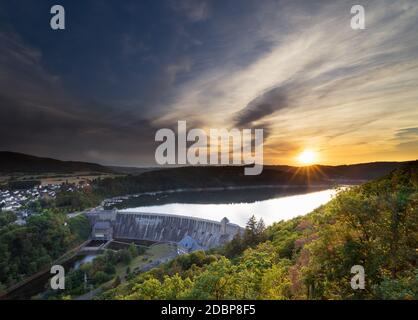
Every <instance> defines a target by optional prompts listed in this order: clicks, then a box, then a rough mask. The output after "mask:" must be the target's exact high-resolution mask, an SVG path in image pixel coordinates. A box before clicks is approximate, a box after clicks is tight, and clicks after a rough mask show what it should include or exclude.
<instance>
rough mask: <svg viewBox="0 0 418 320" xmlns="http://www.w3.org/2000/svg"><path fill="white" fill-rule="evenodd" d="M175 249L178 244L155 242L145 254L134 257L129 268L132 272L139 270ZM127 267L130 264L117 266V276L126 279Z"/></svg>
mask: <svg viewBox="0 0 418 320" xmlns="http://www.w3.org/2000/svg"><path fill="white" fill-rule="evenodd" d="M174 250H176V246H173V245H172V244H167V243H162V244H155V245H153V246H151V247H149V248H148V249H147V251H145V253H144V254H141V255H139V256H137V257H135V258H134V259H132V261H131V263H130V264H129V269H130V271H131V272H135V271H138V270H140V269H141V268H142V267H143V266H145V265H146V264H148V263H151V262H153V261H156V260H158V259H161V258H164V257H166V256H168V255H169V254H170V253H172V252H173V251H174ZM127 268H128V266H126V265H120V264H119V265H118V266H117V267H116V276H119V277H120V278H121V279H125V277H126V276H127V273H126V271H127Z"/></svg>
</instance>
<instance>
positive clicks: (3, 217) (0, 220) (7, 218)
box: [0, 211, 17, 228]
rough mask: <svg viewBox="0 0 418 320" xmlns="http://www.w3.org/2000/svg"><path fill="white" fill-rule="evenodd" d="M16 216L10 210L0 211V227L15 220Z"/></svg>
mask: <svg viewBox="0 0 418 320" xmlns="http://www.w3.org/2000/svg"><path fill="white" fill-rule="evenodd" d="M16 219H17V216H16V214H15V213H14V212H11V211H5V212H1V211H0V228H2V227H4V226H7V225H8V224H10V223H12V222H14V221H16Z"/></svg>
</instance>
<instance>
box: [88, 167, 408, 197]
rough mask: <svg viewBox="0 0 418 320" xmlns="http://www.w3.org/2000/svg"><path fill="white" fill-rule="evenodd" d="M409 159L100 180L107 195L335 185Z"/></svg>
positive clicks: (175, 171)
mask: <svg viewBox="0 0 418 320" xmlns="http://www.w3.org/2000/svg"><path fill="white" fill-rule="evenodd" d="M407 164H408V162H375V163H365V164H356V165H346V166H322V165H314V166H310V167H292V166H265V167H264V169H263V171H262V173H261V174H260V175H256V176H246V175H245V174H244V167H242V166H206V167H202V166H200V167H181V168H167V169H163V170H154V171H149V172H144V173H142V174H140V175H130V176H125V177H119V178H116V179H104V180H101V181H98V182H97V185H96V190H97V191H98V192H99V193H101V194H102V195H104V196H120V195H126V194H131V193H139V192H145V191H156V190H166V189H179V188H208V187H226V186H254V185H257V186H258V185H333V184H336V183H341V182H342V183H351V182H353V183H356V182H364V181H366V180H370V179H375V178H378V177H381V176H383V175H385V174H387V173H389V172H390V171H391V170H393V169H396V168H400V167H402V166H405V165H407Z"/></svg>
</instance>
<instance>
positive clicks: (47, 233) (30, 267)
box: [0, 210, 88, 287]
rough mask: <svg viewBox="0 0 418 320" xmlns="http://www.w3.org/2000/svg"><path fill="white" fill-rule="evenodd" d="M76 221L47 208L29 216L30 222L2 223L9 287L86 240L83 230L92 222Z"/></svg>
mask: <svg viewBox="0 0 418 320" xmlns="http://www.w3.org/2000/svg"><path fill="white" fill-rule="evenodd" d="M72 224H73V222H72V221H68V219H67V218H66V216H65V215H63V214H60V213H57V212H54V211H53V210H44V211H43V213H42V214H38V215H33V216H31V217H30V218H28V220H27V224H26V225H23V226H18V225H14V224H8V225H6V226H3V227H1V228H0V284H2V285H3V286H6V287H9V286H11V285H13V284H14V283H16V282H18V281H20V280H22V279H24V278H25V277H27V276H29V275H31V274H34V273H36V272H38V271H40V270H41V269H42V268H45V267H47V266H48V265H49V264H50V263H51V262H52V261H53V260H54V259H57V258H58V257H60V256H61V255H62V254H64V253H65V252H66V251H68V250H69V249H70V248H71V247H73V246H75V245H77V244H78V243H79V242H80V241H82V240H83V239H82V236H83V234H82V233H80V232H79V231H80V230H82V229H85V228H86V227H87V226H88V222H87V220H83V219H82V218H79V219H78V221H75V222H74V224H73V225H72ZM84 239H85V238H84Z"/></svg>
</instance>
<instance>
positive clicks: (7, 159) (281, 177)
mask: <svg viewBox="0 0 418 320" xmlns="http://www.w3.org/2000/svg"><path fill="white" fill-rule="evenodd" d="M407 163H409V161H406V162H370V163H361V164H351V165H338V166H327V165H313V166H311V167H310V168H311V169H310V170H309V175H310V178H311V179H312V180H313V181H316V182H320V181H324V180H327V179H331V180H339V179H341V180H371V179H375V178H378V177H381V176H383V175H385V174H387V173H389V172H391V171H392V170H395V169H398V168H400V167H402V166H403V165H405V164H407ZM82 171H89V172H103V173H121V174H128V175H138V176H141V177H142V179H144V178H149V179H150V180H155V179H157V180H159V179H162V180H163V181H164V182H168V181H167V179H168V180H169V181H170V182H172V183H174V182H175V181H183V180H184V179H185V178H186V179H187V178H190V180H191V181H193V180H196V179H198V178H202V179H209V180H214V179H216V180H223V179H225V180H226V181H229V180H230V181H234V182H236V183H238V182H241V181H240V180H241V179H243V178H244V168H243V166H200V167H199V166H194V167H193V166H188V167H187V166H186V167H172V168H158V167H155V168H140V167H138V168H135V167H117V166H104V165H100V164H97V163H90V162H82V161H62V160H57V159H52V158H46V157H37V156H32V155H27V154H23V153H18V152H10V151H0V173H13V172H23V173H48V172H54V173H69V172H82ZM307 174H308V172H307V169H306V168H304V167H295V166H288V165H266V166H264V169H263V172H262V174H261V175H259V176H253V178H250V177H249V176H247V177H246V178H245V180H246V181H250V180H251V181H252V182H254V181H258V182H259V183H261V182H265V183H271V182H274V181H277V182H279V181H280V182H282V183H284V182H286V181H290V180H292V181H293V182H295V183H298V182H299V183H300V182H302V180H304V179H305V178H306V177H305V176H306V175H307ZM233 184H234V183H233Z"/></svg>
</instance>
